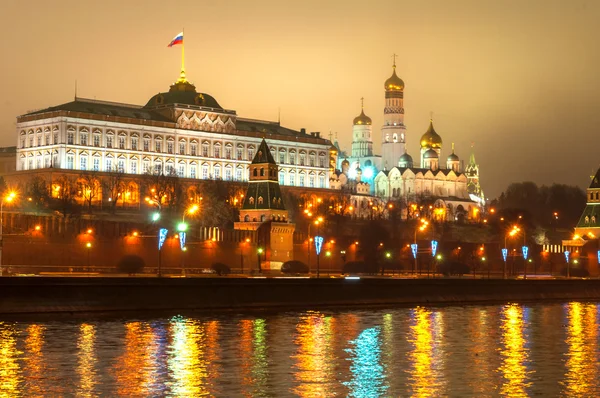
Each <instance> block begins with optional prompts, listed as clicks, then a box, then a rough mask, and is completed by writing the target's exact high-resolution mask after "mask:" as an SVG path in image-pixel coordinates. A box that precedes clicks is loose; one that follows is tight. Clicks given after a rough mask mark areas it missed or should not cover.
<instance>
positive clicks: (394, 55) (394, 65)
mask: <svg viewBox="0 0 600 398" xmlns="http://www.w3.org/2000/svg"><path fill="white" fill-rule="evenodd" d="M397 56H398V55H396V53H394V54H393V55H392V58H393V59H394V63H393V65H392V68H394V70H396V57H397Z"/></svg>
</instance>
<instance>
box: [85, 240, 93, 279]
mask: <svg viewBox="0 0 600 398" xmlns="http://www.w3.org/2000/svg"><path fill="white" fill-rule="evenodd" d="M85 247H86V248H87V271H88V272H90V252H91V251H92V242H88V243H86V244H85Z"/></svg>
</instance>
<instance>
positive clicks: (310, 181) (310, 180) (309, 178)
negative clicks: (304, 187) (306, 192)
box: [308, 176, 315, 188]
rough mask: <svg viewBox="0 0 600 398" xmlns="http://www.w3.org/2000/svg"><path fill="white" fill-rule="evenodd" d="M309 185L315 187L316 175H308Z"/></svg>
mask: <svg viewBox="0 0 600 398" xmlns="http://www.w3.org/2000/svg"><path fill="white" fill-rule="evenodd" d="M308 186H309V187H311V188H314V187H315V177H314V176H310V177H308Z"/></svg>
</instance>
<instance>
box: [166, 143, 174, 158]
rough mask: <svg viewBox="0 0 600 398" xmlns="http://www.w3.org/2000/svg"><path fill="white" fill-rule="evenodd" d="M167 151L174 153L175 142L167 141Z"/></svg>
mask: <svg viewBox="0 0 600 398" xmlns="http://www.w3.org/2000/svg"><path fill="white" fill-rule="evenodd" d="M167 153H170V154H171V155H172V154H173V143H172V142H171V141H169V142H167Z"/></svg>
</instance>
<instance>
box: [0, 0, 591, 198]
mask: <svg viewBox="0 0 600 398" xmlns="http://www.w3.org/2000/svg"><path fill="white" fill-rule="evenodd" d="M599 20H600V1H564V0H563V1H551V0H535V1H534V0H527V1H522V0H518V1H481V0H473V1H466V0H464V1H451V2H450V1H447V0H440V1H399V0H372V1H364V0H363V1H349V0H345V1H331V0H327V1H323V0H320V1H313V0H302V1H260V0H258V1H247V0H239V1H210V2H208V1H198V0H194V1H183V0H179V1H177V2H170V1H169V2H167V1H164V0H161V1H148V0H146V1H132V0H126V1H123V0H121V1H108V0H103V1H93V2H92V1H26V0H18V1H13V0H1V1H0V34H1V37H2V39H1V40H0V54H2V57H1V60H2V61H1V62H0V88H1V93H2V95H3V98H2V100H1V105H2V106H1V107H0V145H5V146H8V145H16V142H17V141H16V132H15V123H16V116H18V115H20V114H23V113H25V112H27V111H29V110H34V109H40V108H45V107H48V106H53V105H58V104H60V103H64V102H68V101H71V100H72V98H73V95H74V86H75V80H77V82H78V96H80V97H85V98H96V99H102V100H107V101H115V102H125V103H133V104H140V105H143V104H145V103H146V102H147V100H148V99H149V98H150V97H151V96H152V95H154V94H156V93H157V92H160V91H166V90H168V88H169V85H170V84H171V83H172V82H173V81H175V80H176V79H177V77H178V74H179V68H180V58H181V57H180V48H178V47H174V48H167V44H168V43H169V41H170V40H171V39H172V38H173V37H174V36H175V35H176V34H177V33H179V32H180V31H181V30H182V28H185V53H186V70H187V75H188V78H189V80H190V81H192V82H193V83H194V84H195V85H196V87H197V89H198V91H201V92H206V93H209V94H211V95H213V96H214V97H215V98H216V99H217V101H219V103H220V104H221V106H223V107H225V108H228V109H234V110H236V111H237V112H238V115H239V116H241V117H249V118H256V119H266V120H277V114H278V109H281V121H282V124H283V125H285V126H287V127H291V128H294V129H300V128H302V127H305V128H306V129H307V130H308V131H320V132H321V133H322V134H325V135H326V136H327V134H328V133H329V132H330V131H331V132H334V133H335V132H337V133H338V137H339V141H340V143H341V145H342V147H346V148H348V149H349V146H350V142H351V132H352V119H353V118H354V117H355V116H357V115H358V114H359V113H360V98H361V97H365V113H366V114H367V115H369V116H370V117H371V118H372V119H373V133H374V134H373V135H374V137H375V140H374V141H375V145H374V148H375V151H376V153H380V150H379V148H380V146H379V143H380V141H381V138H380V134H381V133H380V127H381V124H382V123H383V106H384V90H383V83H384V81H385V80H386V79H387V78H388V77H389V76H390V75H391V72H392V68H391V64H392V54H393V53H396V54H398V59H397V65H398V67H397V71H398V75H399V76H400V77H401V78H402V79H403V80H404V82H405V84H406V88H405V91H404V101H405V102H404V106H405V114H406V117H405V122H406V126H407V144H408V151H409V153H411V154H412V155H413V157H415V158H417V151H418V141H419V138H420V136H421V135H422V134H423V133H424V132H425V131H426V129H427V126H428V122H429V116H430V113H431V112H433V118H434V125H435V128H436V130H437V132H438V133H439V134H440V135H441V136H442V139H443V140H444V149H443V154H442V155H443V159H444V160H445V157H446V156H447V155H448V154H449V153H450V147H451V143H452V142H455V143H456V152H457V154H458V155H459V156H461V158H462V159H464V160H465V161H467V160H468V156H469V152H470V146H471V142H475V153H476V158H477V161H478V162H479V164H480V167H481V169H480V171H481V178H482V187H483V189H484V191H485V193H486V194H487V196H488V197H495V196H497V195H499V194H500V192H501V191H502V190H503V189H505V188H506V186H507V185H508V184H509V183H511V182H519V181H525V180H532V181H535V182H537V183H538V184H551V183H553V182H557V183H566V184H577V185H580V186H582V187H585V186H587V184H588V182H589V176H590V175H591V174H592V173H593V172H594V171H595V169H596V168H597V167H598V166H599V165H600V153H599V152H598V148H599V143H600V138H599V135H598V134H597V130H598V128H599V127H600V109H599V108H600V107H599V105H600V98H599V92H600V90H599V89H600V72H599V66H598V65H600V45H599V44H598V37H600V24H599V23H598V21H599ZM444 163H445V162H444Z"/></svg>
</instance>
